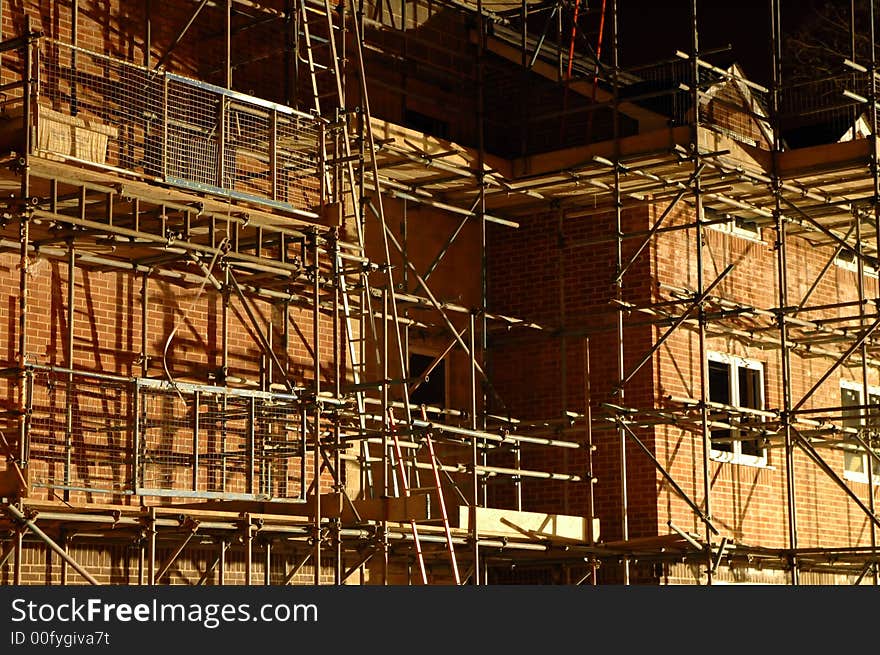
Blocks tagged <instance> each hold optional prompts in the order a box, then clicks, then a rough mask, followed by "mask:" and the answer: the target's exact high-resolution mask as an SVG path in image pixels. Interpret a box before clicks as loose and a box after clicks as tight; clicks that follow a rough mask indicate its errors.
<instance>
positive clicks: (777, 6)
mask: <svg viewBox="0 0 880 655" xmlns="http://www.w3.org/2000/svg"><path fill="white" fill-rule="evenodd" d="M770 12H771V41H770V42H771V51H772V89H771V92H772V95H771V110H770V111H771V118H772V123H773V124H772V129H773V143H772V148H773V171H772V175H771V180H772V182H771V184H772V187H773V197H774V202H775V205H774V208H773V216H774V227H775V230H776V270H777V281H778V282H777V283H778V285H779V286H778V289H777V294H778V295H777V299H778V310H777V311H778V319H777V320H778V325H779V345H780V348H779V368H780V376H779V379H780V392H781V396H782V411H781V413H780V420H781V427H782V430H783V434H784V439H785V488H786V501H787V503H786V505H787V510H788V544H789V548H791V551H792V557H791V561H790V564H789V566H790V567H791V571H790V575H791V583H792V584H793V585H797V584H798V583H799V574H800V570H799V565H798V561H797V555H796V552H797V547H798V539H797V501H796V487H795V480H796V473H795V458H794V437H793V435H792V427H791V410H792V380H791V351H790V350H789V346H788V323H787V321H786V308H787V307H788V262H787V252H788V244H787V238H786V236H787V235H786V221H785V217H784V216H783V214H782V207H781V200H780V198H781V193H782V191H781V182H780V179H779V172H778V169H779V164H778V161H779V153H780V152H781V150H782V134H781V126H780V118H779V114H780V88H781V85H782V25H781V19H782V16H781V0H771V2H770Z"/></svg>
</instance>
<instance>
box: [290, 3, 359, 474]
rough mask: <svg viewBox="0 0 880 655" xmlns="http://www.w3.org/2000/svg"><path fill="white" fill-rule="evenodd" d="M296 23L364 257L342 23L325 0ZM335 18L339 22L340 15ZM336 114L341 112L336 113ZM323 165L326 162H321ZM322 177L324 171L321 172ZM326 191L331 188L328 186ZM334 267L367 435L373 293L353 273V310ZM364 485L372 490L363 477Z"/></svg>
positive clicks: (339, 263) (338, 262)
mask: <svg viewBox="0 0 880 655" xmlns="http://www.w3.org/2000/svg"><path fill="white" fill-rule="evenodd" d="M300 8H301V20H302V35H303V46H304V60H302V61H304V62H305V63H306V64H307V66H308V70H309V78H310V82H311V90H312V94H313V97H314V111H315V112H316V113H317V114H318V115H319V116H320V115H322V114H323V112H322V100H326V99H328V98H332V99H333V102H334V106H335V107H334V114H335V116H334V120H335V121H336V125H335V126H334V127H335V128H336V129H341V130H342V132H343V136H342V138H341V139H340V142H341V146H342V152H341V153H337V154H341V157H340V159H341V160H342V161H343V162H344V165H343V170H344V178H345V181H344V182H342V186H343V187H347V191H348V192H349V193H350V195H351V201H350V206H351V210H352V212H353V217H354V221H353V222H354V225H355V228H356V237H357V247H358V254H359V255H360V256H361V257H365V254H366V251H365V244H364V233H363V220H362V206H361V198H360V194H359V193H358V189H359V184H358V179H357V176H356V172H355V168H354V159H353V157H352V144H351V139H350V138H349V130H348V127H347V116H348V115H347V113H346V111H345V110H346V102H345V87H344V84H343V81H342V69H341V66H340V63H341V62H340V57H339V51H338V49H337V43H336V36H337V34H342V35H343V42H344V25H343V24H342V23H341V21H340V22H339V24H337V23H336V22H335V20H334V16H336V15H337V14H336V13H334V12H333V11H332V10H331V8H330V4H329V2H328V0H324V1H323V4H321V3H320V1H318V2H309V0H301V2H300ZM340 18H344V17H342V16H340ZM327 76H329V77H330V78H331V79H330V82H329V83H328V84H322V82H321V80H320V78H322V77H327ZM327 85H329V86H330V88H331V91H330V92H326V93H323V94H322V91H323V88H324V87H325V86H327ZM340 112H341V113H340ZM322 148H326V143H324V144H322ZM324 161H327V158H326V157H325V158H324ZM334 165H336V164H334ZM325 173H326V172H325ZM325 188H330V186H329V184H327V185H325ZM337 193H338V196H340V197H342V196H343V195H345V190H344V189H337ZM334 264H335V267H336V273H337V275H336V276H335V277H336V280H337V284H338V285H339V293H340V296H341V303H342V311H343V314H344V317H345V320H344V322H345V336H346V343H347V344H348V359H349V366H350V368H351V375H352V380H351V381H352V384H353V388H354V396H355V401H356V405H357V413H358V427H359V430H360V434H361V435H362V436H363V435H364V434H365V433H366V421H365V411H366V410H365V398H364V391H363V389H362V388H361V384H362V381H363V377H364V374H365V372H366V357H365V353H364V352H363V349H362V348H361V346H362V345H363V344H364V343H366V331H367V326H368V325H369V327H370V329H371V331H372V334H373V336H374V337H375V333H376V328H375V324H374V315H373V311H372V303H371V298H372V293H371V291H370V282H369V277H368V273H369V269H368V268H366V267H364V268H362V269H361V270H359V271H357V272H356V273H355V274H356V275H357V277H358V280H357V283H356V285H355V286H360V288H361V289H362V290H363V292H362V294H361V300H360V307H359V308H358V309H357V311H355V310H353V308H352V305H351V298H350V291H351V290H352V289H351V287H350V285H349V282H348V280H347V275H350V274H351V273H346V271H345V268H344V266H343V260H342V256H341V252H340V251H339V250H337V254H336V258H335V262H334ZM361 456H362V457H363V458H364V461H365V462H368V461H369V447H368V445H367V442H366V440H362V441H361ZM366 471H367V475H368V476H370V469H369V467H366ZM368 485H369V486H370V487H372V485H371V484H370V481H369V479H368Z"/></svg>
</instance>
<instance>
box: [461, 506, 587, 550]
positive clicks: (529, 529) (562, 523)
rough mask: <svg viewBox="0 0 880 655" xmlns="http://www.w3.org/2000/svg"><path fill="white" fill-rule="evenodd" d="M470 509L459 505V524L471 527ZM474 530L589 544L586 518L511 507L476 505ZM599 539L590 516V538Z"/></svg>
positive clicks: (481, 532) (483, 532)
mask: <svg viewBox="0 0 880 655" xmlns="http://www.w3.org/2000/svg"><path fill="white" fill-rule="evenodd" d="M470 516H471V508H470V507H467V506H460V507H459V508H458V526H459V527H462V528H467V529H468V530H471V529H473V526H472V525H471V522H470ZM476 520H477V530H478V532H479V533H480V534H481V535H493V534H497V535H511V536H513V535H515V536H519V537H530V538H533V539H550V540H554V539H556V540H561V541H574V542H578V543H589V542H590V532H589V527H590V526H589V519H588V518H586V517H583V516H567V515H565V514H544V513H543V512H522V511H517V510H513V509H495V508H491V507H477V511H476ZM598 539H599V519H593V540H594V541H598Z"/></svg>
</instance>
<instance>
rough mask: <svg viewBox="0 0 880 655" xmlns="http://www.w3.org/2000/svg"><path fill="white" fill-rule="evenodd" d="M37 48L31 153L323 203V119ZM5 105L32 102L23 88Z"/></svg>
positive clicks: (279, 201) (60, 48) (81, 53)
mask: <svg viewBox="0 0 880 655" xmlns="http://www.w3.org/2000/svg"><path fill="white" fill-rule="evenodd" d="M28 47H29V48H30V52H29V53H28V55H27V56H23V61H24V62H25V64H24V65H27V63H30V66H31V75H30V80H32V83H31V88H30V96H31V100H32V101H31V103H30V105H31V109H30V112H29V113H30V116H29V118H28V127H29V130H30V142H29V145H30V151H31V154H34V155H38V156H42V157H48V158H52V159H62V160H65V161H73V162H80V163H84V164H88V165H92V166H98V167H102V168H106V169H116V170H118V171H119V172H124V173H126V174H131V175H136V176H140V177H144V178H148V179H150V180H157V181H160V182H164V183H167V184H170V185H174V186H180V187H186V188H190V189H195V190H198V191H202V192H207V193H211V194H215V195H218V196H222V197H227V198H230V197H231V198H237V199H242V200H247V201H257V202H260V203H263V204H268V205H272V206H276V207H278V208H282V209H288V210H309V209H313V208H315V207H317V206H318V205H319V203H320V194H321V178H320V169H321V151H322V134H323V129H322V123H321V120H320V119H319V118H317V117H315V116H312V115H309V114H305V113H303V112H299V111H297V110H295V109H292V108H290V107H287V106H284V105H280V104H276V103H273V102H269V101H266V100H262V99H260V98H255V97H252V96H248V95H244V94H241V93H237V92H235V91H231V90H229V89H226V88H223V87H219V86H214V85H211V84H207V83H205V82H200V81H198V80H194V79H190V78H187V77H182V76H180V75H174V74H172V73H168V72H165V71H161V70H160V71H156V70H151V69H149V68H145V67H142V66H138V65H135V64H132V63H129V62H125V61H122V60H119V59H116V58H113V57H110V56H107V55H103V54H98V53H94V52H90V51H87V50H83V49H81V48H77V47H74V46H71V45H69V44H66V43H61V42H59V41H54V40H51V39H47V38H39V39H35V40H34V41H33V42H32V43H31V44H30V46H28ZM0 104H4V105H5V111H4V115H5V116H6V117H7V118H14V117H15V115H16V112H17V115H18V116H19V117H21V116H22V115H23V111H22V106H26V103H22V102H21V98H16V97H15V94H8V95H7V97H6V99H5V101H3V102H0ZM0 131H2V129H0Z"/></svg>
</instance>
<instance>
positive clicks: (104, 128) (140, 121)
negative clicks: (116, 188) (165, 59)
mask: <svg viewBox="0 0 880 655" xmlns="http://www.w3.org/2000/svg"><path fill="white" fill-rule="evenodd" d="M39 46H40V49H39V61H40V77H39V106H38V116H39V118H38V125H37V135H38V136H37V145H36V148H37V151H38V152H41V153H43V154H50V155H60V156H62V157H72V158H75V159H79V160H84V161H88V162H92V163H95V164H101V165H104V164H106V165H110V166H115V167H118V168H124V169H126V170H130V171H132V172H136V173H142V174H148V175H157V174H159V172H160V171H161V161H162V151H161V138H160V137H161V134H162V120H163V112H162V79H161V77H160V76H159V75H157V74H156V73H153V72H152V71H150V70H148V69H145V68H142V67H139V66H134V65H132V64H128V63H126V62H123V61H120V60H117V59H113V58H111V57H107V56H105V55H99V54H95V53H91V52H88V51H86V50H82V49H80V48H74V47H73V46H70V45H67V44H62V43H59V42H56V41H51V40H48V39H44V40H42V41H40V42H39Z"/></svg>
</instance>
